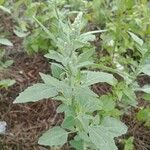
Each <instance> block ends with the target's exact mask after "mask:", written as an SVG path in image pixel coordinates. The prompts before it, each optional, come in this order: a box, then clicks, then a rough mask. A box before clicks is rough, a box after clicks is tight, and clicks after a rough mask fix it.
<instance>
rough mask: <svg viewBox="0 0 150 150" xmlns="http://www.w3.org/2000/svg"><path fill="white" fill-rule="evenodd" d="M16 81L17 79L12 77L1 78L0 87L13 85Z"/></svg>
mask: <svg viewBox="0 0 150 150" xmlns="http://www.w3.org/2000/svg"><path fill="white" fill-rule="evenodd" d="M15 83H16V81H15V80H11V79H5V80H1V81H0V87H3V88H7V87H9V86H12V85H13V84H15Z"/></svg>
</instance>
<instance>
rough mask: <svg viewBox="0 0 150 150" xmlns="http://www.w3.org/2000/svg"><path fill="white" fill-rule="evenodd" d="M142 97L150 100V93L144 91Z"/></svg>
mask: <svg viewBox="0 0 150 150" xmlns="http://www.w3.org/2000/svg"><path fill="white" fill-rule="evenodd" d="M142 97H143V99H144V100H146V101H150V94H146V93H144V94H143V96H142Z"/></svg>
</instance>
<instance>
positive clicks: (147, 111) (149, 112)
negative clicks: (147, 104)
mask: <svg viewBox="0 0 150 150" xmlns="http://www.w3.org/2000/svg"><path fill="white" fill-rule="evenodd" d="M137 119H138V120H139V121H143V122H145V125H146V126H149V127H150V108H144V109H142V110H140V111H139V112H138V113H137Z"/></svg>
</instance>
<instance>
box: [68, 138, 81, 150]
mask: <svg viewBox="0 0 150 150" xmlns="http://www.w3.org/2000/svg"><path fill="white" fill-rule="evenodd" d="M69 143H70V145H71V146H72V147H73V148H75V149H76V150H84V142H83V141H82V140H71V141H70V142H69Z"/></svg>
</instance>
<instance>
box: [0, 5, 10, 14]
mask: <svg viewBox="0 0 150 150" xmlns="http://www.w3.org/2000/svg"><path fill="white" fill-rule="evenodd" d="M0 9H1V10H2V11H4V12H6V13H9V14H11V11H10V9H8V8H6V7H4V6H0Z"/></svg>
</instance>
